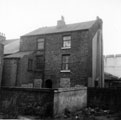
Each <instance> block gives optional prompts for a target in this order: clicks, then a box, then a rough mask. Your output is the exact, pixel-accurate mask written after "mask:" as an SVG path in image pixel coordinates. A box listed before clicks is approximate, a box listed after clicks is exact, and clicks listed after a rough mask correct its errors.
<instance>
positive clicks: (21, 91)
mask: <svg viewBox="0 0 121 120" xmlns="http://www.w3.org/2000/svg"><path fill="white" fill-rule="evenodd" d="M86 105H87V89H86V88H84V87H80V88H66V89H65V88H59V89H33V88H9V87H2V88H0V114H4V116H5V118H11V119H13V118H17V117H18V116H21V115H22V116H28V115H29V116H36V117H38V118H44V117H54V116H56V115H62V114H63V112H64V110H65V109H66V108H67V109H68V110H70V111H75V110H79V109H81V108H83V107H85V106H86Z"/></svg>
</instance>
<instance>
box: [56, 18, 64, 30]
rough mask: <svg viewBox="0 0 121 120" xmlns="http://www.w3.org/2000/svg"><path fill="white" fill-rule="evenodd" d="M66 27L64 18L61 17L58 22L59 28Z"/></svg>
mask: <svg viewBox="0 0 121 120" xmlns="http://www.w3.org/2000/svg"><path fill="white" fill-rule="evenodd" d="M65 26H66V24H65V20H64V17H63V16H61V20H58V21H57V28H63V27H65Z"/></svg>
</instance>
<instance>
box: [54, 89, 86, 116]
mask: <svg viewBox="0 0 121 120" xmlns="http://www.w3.org/2000/svg"><path fill="white" fill-rule="evenodd" d="M86 105H87V88H86V87H79V88H59V89H58V90H55V93H54V115H55V116H56V115H62V114H63V113H64V110H65V109H68V110H69V111H76V110H79V109H81V108H83V107H85V106H86Z"/></svg>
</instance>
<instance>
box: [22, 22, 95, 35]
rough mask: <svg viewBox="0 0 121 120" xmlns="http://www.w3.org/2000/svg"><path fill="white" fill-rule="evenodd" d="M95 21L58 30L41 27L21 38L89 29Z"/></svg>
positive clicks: (56, 28) (70, 25)
mask: <svg viewBox="0 0 121 120" xmlns="http://www.w3.org/2000/svg"><path fill="white" fill-rule="evenodd" d="M95 21H96V20H93V21H87V22H81V23H75V24H66V25H65V26H64V27H61V28H58V27H57V26H52V27H41V28H38V29H36V30H34V31H32V32H30V33H27V34H25V35H23V36H31V35H42V34H51V33H60V32H67V31H76V30H84V29H89V28H90V27H91V26H92V25H93V24H94V23H95Z"/></svg>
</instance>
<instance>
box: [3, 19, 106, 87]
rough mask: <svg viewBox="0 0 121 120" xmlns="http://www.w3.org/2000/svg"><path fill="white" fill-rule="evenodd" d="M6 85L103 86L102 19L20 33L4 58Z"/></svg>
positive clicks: (59, 22) (60, 21)
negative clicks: (17, 42)
mask: <svg viewBox="0 0 121 120" xmlns="http://www.w3.org/2000/svg"><path fill="white" fill-rule="evenodd" d="M2 85H3V86H19V87H36V88H41V87H43V88H60V87H62V88H63V87H64V88H65V87H76V86H81V85H82V86H88V87H103V86H104V80H103V43H102V20H101V19H100V18H99V17H97V19H96V20H93V21H87V22H82V23H75V24H66V23H65V20H64V17H61V20H59V21H57V25H56V26H52V27H42V28H39V29H37V30H34V31H32V32H30V33H28V34H25V35H23V36H21V38H20V48H19V52H16V53H14V54H10V55H7V56H6V57H5V64H4V75H3V84H2Z"/></svg>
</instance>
